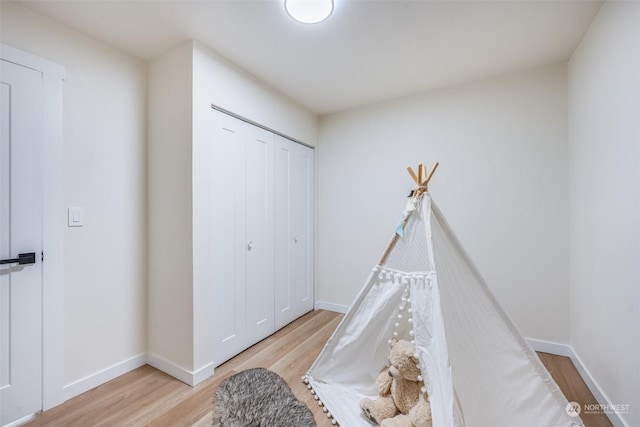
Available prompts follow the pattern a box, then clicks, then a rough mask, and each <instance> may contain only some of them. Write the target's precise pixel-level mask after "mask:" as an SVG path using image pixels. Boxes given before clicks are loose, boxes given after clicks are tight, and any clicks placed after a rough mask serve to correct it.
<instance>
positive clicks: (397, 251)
mask: <svg viewBox="0 0 640 427" xmlns="http://www.w3.org/2000/svg"><path fill="white" fill-rule="evenodd" d="M436 167H437V164H436V165H435V166H434V168H433V169H432V170H431V173H430V174H429V176H426V174H425V173H424V172H425V170H424V166H422V165H420V167H419V170H418V174H417V175H416V174H415V173H414V172H413V171H412V170H411V168H409V172H410V173H411V175H412V177H413V178H414V180H415V181H416V186H415V187H414V191H413V195H412V197H411V198H410V200H409V202H408V203H407V208H406V209H405V211H404V215H403V221H402V222H401V224H400V225H399V226H398V229H397V230H396V234H394V237H393V238H392V240H391V242H390V243H389V246H388V247H387V249H386V250H385V252H384V254H383V256H382V259H381V260H380V262H379V263H378V265H376V266H375V267H374V268H373V271H372V272H371V274H370V275H369V278H368V279H367V282H366V284H365V286H364V287H363V288H362V290H361V291H360V293H359V294H358V296H357V297H356V299H355V300H354V302H353V304H352V305H351V307H350V308H349V310H348V312H347V313H346V315H345V317H344V319H343V320H342V322H341V323H340V325H339V326H338V328H337V329H336V331H335V332H334V334H333V336H332V337H331V338H330V339H329V341H328V342H327V344H326V346H325V347H324V349H323V350H322V352H321V353H320V355H319V356H318V358H317V359H316V361H315V362H314V364H313V365H312V366H311V368H310V369H309V372H308V373H307V375H306V376H305V377H304V381H305V382H306V383H308V384H309V386H310V388H312V389H313V391H312V392H313V393H315V394H316V396H317V398H318V400H319V401H320V402H321V404H323V405H324V407H325V409H326V410H327V411H328V415H329V416H330V417H333V422H334V423H338V424H340V425H341V426H344V427H360V426H362V427H370V426H371V423H370V422H369V421H368V420H367V419H366V418H365V417H364V416H363V415H362V414H361V412H360V408H359V402H360V400H361V399H362V398H363V397H370V398H375V396H376V387H375V378H376V376H377V375H378V373H379V372H380V370H381V368H382V367H384V366H385V364H386V363H387V357H388V355H389V342H390V340H391V339H392V338H394V337H395V338H405V339H408V340H412V341H414V344H415V347H416V352H417V356H418V360H419V367H420V369H421V370H422V376H423V377H424V381H425V386H426V388H427V391H428V394H429V398H430V401H431V411H432V417H433V426H434V427H462V426H466V427H507V426H508V427H516V426H521V427H556V426H557V427H560V426H562V427H571V426H580V425H582V421H581V420H580V418H579V417H577V416H575V415H576V414H573V413H570V411H567V404H568V402H567V399H566V398H565V397H564V395H563V394H562V392H561V391H560V389H559V388H558V386H557V385H556V383H555V382H554V381H553V379H552V378H551V375H550V374H549V372H547V370H546V369H545V368H544V366H543V365H542V363H541V362H540V360H539V359H538V357H537V356H536V354H535V352H534V351H533V350H532V349H531V347H530V346H529V345H528V344H527V343H526V341H525V340H524V338H523V337H522V335H521V334H520V332H519V331H518V328H517V327H516V326H515V324H514V323H513V321H512V320H511V319H510V318H509V317H508V315H507V314H506V313H505V312H504V310H503V309H502V308H501V307H500V305H499V304H498V302H497V301H496V299H495V298H494V297H493V295H492V294H491V292H490V290H489V288H488V287H487V285H486V284H485V282H484V280H483V279H482V277H481V276H480V274H479V273H478V271H477V270H476V268H475V267H474V266H473V264H472V262H471V260H470V259H469V257H468V256H467V254H466V253H465V252H464V250H463V249H462V247H461V245H460V243H459V242H458V240H457V239H456V237H455V236H454V234H453V232H452V231H451V229H450V228H449V226H448V224H447V222H446V221H445V219H444V217H443V216H442V213H441V212H440V210H439V209H438V208H437V206H436V205H435V203H434V202H433V200H432V199H431V196H430V195H429V193H428V192H427V183H428V181H429V179H430V178H431V176H432V174H433V172H434V171H435V168H436Z"/></svg>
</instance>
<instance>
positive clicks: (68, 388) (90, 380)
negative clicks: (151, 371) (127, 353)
mask: <svg viewBox="0 0 640 427" xmlns="http://www.w3.org/2000/svg"><path fill="white" fill-rule="evenodd" d="M145 363H147V357H146V354H145V353H142V354H139V355H137V356H134V357H132V358H130V359H127V360H125V361H123V362H120V363H117V364H115V365H113V366H110V367H108V368H105V369H103V370H101V371H99V372H96V373H95V374H92V375H89V376H87V377H85V378H82V379H80V380H78V381H74V382H72V383H70V384H67V385H65V386H64V387H63V395H64V400H65V401H66V400H69V399H71V398H73V397H76V396H78V395H79V394H82V393H84V392H86V391H89V390H91V389H92V388H95V387H98V386H99V385H102V384H104V383H106V382H107V381H111V380H112V379H114V378H117V377H119V376H120V375H123V374H126V373H127V372H129V371H133V370H134V369H136V368H139V367H140V366H142V365H144V364H145Z"/></svg>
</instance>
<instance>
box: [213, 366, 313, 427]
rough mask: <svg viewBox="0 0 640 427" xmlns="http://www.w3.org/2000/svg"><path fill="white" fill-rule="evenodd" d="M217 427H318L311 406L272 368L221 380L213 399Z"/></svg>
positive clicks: (214, 419) (238, 374) (214, 421)
mask: <svg viewBox="0 0 640 427" xmlns="http://www.w3.org/2000/svg"><path fill="white" fill-rule="evenodd" d="M213 426H214V427H316V423H315V420H314V419H313V415H312V414H311V411H309V408H307V406H306V405H305V404H304V403H302V402H300V401H299V400H298V399H296V397H295V395H294V394H293V392H292V391H291V389H290V388H289V385H288V384H287V383H286V382H285V381H284V380H283V379H282V378H281V377H280V376H279V375H278V374H276V373H275V372H271V371H269V370H268V369H263V368H255V369H247V370H246V371H242V372H239V373H237V374H236V375H233V376H231V377H229V378H227V379H225V380H224V381H222V382H221V383H220V387H218V390H217V391H216V393H215V397H214V399H213Z"/></svg>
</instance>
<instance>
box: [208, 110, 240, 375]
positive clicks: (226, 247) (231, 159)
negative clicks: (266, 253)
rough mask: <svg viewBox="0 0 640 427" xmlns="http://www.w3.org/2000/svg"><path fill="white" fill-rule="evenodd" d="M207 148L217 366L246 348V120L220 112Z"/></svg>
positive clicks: (217, 113)
mask: <svg viewBox="0 0 640 427" xmlns="http://www.w3.org/2000/svg"><path fill="white" fill-rule="evenodd" d="M213 115H214V126H215V133H214V141H212V147H211V159H210V161H211V169H210V171H211V178H210V182H211V194H210V201H211V203H212V206H211V212H212V217H211V224H212V235H211V245H212V252H213V256H212V259H211V261H210V262H211V269H212V273H211V277H213V283H212V286H213V298H214V300H213V304H214V306H213V315H214V319H213V322H214V328H213V330H214V348H213V361H214V364H215V365H216V366H218V365H219V364H221V363H222V362H224V361H226V360H228V359H230V358H231V357H233V356H235V355H236V354H238V353H240V352H241V351H242V350H244V349H245V348H246V347H247V338H246V287H245V282H246V274H247V273H246V250H247V249H246V244H247V240H246V234H247V232H246V226H245V222H246V197H245V194H246V189H245V168H244V163H245V139H246V124H245V123H243V122H241V121H240V120H237V119H234V118H233V117H230V116H228V115H226V114H223V113H221V112H219V111H213Z"/></svg>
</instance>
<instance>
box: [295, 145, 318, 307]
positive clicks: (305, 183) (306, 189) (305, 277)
mask: <svg viewBox="0 0 640 427" xmlns="http://www.w3.org/2000/svg"><path fill="white" fill-rule="evenodd" d="M294 153H295V155H294V162H293V165H292V166H293V176H294V179H293V180H292V187H293V190H292V193H293V203H292V214H291V221H292V224H293V227H292V229H293V245H294V247H295V248H294V250H293V261H292V263H291V264H292V265H291V267H292V269H293V281H294V283H295V286H294V287H293V298H292V299H293V301H294V307H295V310H294V312H295V316H296V318H297V317H300V316H302V315H303V314H305V313H307V312H309V311H311V310H313V305H314V286H313V283H314V281H313V275H314V272H313V265H314V250H313V248H314V247H313V245H314V215H313V211H314V210H313V209H314V208H313V206H314V204H313V201H314V199H313V197H314V174H315V172H314V157H313V155H314V151H313V149H311V148H309V147H305V146H304V145H301V144H295V145H294Z"/></svg>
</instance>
